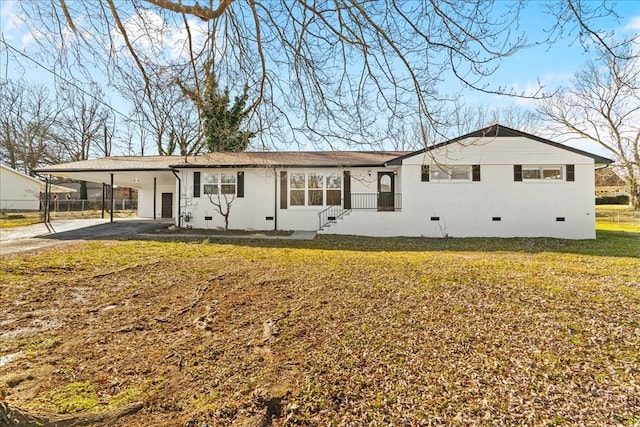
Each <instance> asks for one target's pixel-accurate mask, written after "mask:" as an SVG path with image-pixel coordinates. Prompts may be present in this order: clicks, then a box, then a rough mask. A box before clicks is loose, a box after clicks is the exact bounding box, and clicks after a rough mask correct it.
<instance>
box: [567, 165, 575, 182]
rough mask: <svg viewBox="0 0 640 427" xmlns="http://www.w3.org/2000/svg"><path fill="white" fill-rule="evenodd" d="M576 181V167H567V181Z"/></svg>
mask: <svg viewBox="0 0 640 427" xmlns="http://www.w3.org/2000/svg"><path fill="white" fill-rule="evenodd" d="M575 180H576V166H575V165H567V181H575Z"/></svg>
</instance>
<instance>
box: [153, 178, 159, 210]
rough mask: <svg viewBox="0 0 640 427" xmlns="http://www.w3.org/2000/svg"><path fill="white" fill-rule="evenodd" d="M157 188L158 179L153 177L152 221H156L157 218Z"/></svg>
mask: <svg viewBox="0 0 640 427" xmlns="http://www.w3.org/2000/svg"><path fill="white" fill-rule="evenodd" d="M157 187H158V178H156V177H155V176H154V177H153V219H156V218H157V217H158V216H157V214H156V190H157Z"/></svg>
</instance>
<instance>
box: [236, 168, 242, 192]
mask: <svg viewBox="0 0 640 427" xmlns="http://www.w3.org/2000/svg"><path fill="white" fill-rule="evenodd" d="M236 184H237V185H238V195H237V197H244V172H242V171H240V172H238V178H237V181H236Z"/></svg>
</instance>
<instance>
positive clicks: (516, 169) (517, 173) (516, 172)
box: [513, 165, 522, 181]
mask: <svg viewBox="0 0 640 427" xmlns="http://www.w3.org/2000/svg"><path fill="white" fill-rule="evenodd" d="M513 180H514V181H522V165H513Z"/></svg>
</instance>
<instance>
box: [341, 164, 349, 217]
mask: <svg viewBox="0 0 640 427" xmlns="http://www.w3.org/2000/svg"><path fill="white" fill-rule="evenodd" d="M342 176H343V178H342V181H343V184H342V185H343V186H344V200H343V207H344V209H351V172H349V171H344V174H343V175H342Z"/></svg>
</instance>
